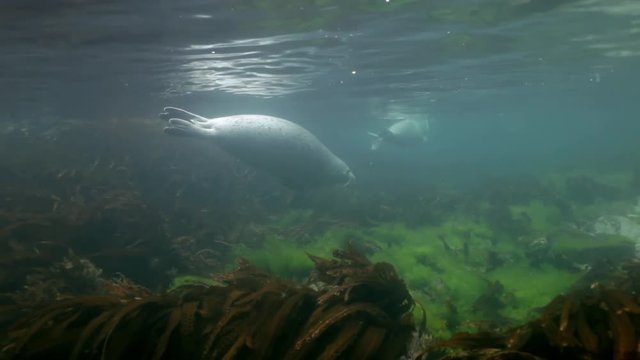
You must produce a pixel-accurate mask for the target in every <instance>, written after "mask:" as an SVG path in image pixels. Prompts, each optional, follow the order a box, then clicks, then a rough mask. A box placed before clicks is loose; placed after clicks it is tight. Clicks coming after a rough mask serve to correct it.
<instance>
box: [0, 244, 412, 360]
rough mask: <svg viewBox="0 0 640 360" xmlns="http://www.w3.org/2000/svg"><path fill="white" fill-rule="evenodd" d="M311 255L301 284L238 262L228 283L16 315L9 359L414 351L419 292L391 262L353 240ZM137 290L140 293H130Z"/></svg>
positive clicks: (373, 355) (126, 288)
mask: <svg viewBox="0 0 640 360" xmlns="http://www.w3.org/2000/svg"><path fill="white" fill-rule="evenodd" d="M334 255H335V258H334V259H323V258H319V257H316V256H312V255H310V257H311V259H312V260H313V261H314V263H315V264H316V267H315V270H314V271H313V273H312V274H311V276H310V278H309V283H308V284H305V285H298V284H295V283H292V282H289V281H286V280H283V279H280V278H277V277H275V276H273V275H271V274H268V273H266V272H263V271H261V270H259V269H258V268H256V267H255V266H253V265H251V264H250V263H249V262H247V261H244V260H241V261H240V262H239V265H238V267H237V268H236V269H235V270H234V271H232V272H230V273H227V274H224V275H221V276H219V277H218V279H217V280H218V281H220V282H222V283H223V284H224V285H216V286H206V285H185V286H182V287H179V288H177V289H175V290H172V291H169V292H166V293H163V294H150V293H144V292H140V291H136V290H139V289H138V288H136V287H135V286H132V285H131V284H130V283H128V282H120V284H121V285H122V286H121V287H120V288H119V290H120V292H112V293H110V294H108V295H90V296H80V297H75V298H70V299H65V300H61V301H58V302H55V303H53V304H51V305H49V306H46V307H44V308H41V309H39V310H37V311H34V312H32V313H30V314H28V315H27V316H25V317H24V318H23V319H21V320H20V321H18V322H17V323H15V324H14V325H13V326H12V327H11V328H10V330H9V331H8V333H7V334H6V338H7V339H9V341H8V344H7V345H6V346H5V347H4V350H3V352H2V353H1V355H0V356H2V357H4V358H7V359H35V358H38V359H39V358H66V359H79V358H82V359H120V358H132V359H133V358H135V359H157V360H160V359H175V358H201V359H291V360H293V359H353V358H357V359H391V358H398V357H400V356H401V355H402V354H404V353H405V352H406V350H407V345H408V342H409V340H410V339H411V336H412V332H413V330H414V328H415V325H414V321H413V318H412V315H411V313H412V308H413V306H414V303H413V300H412V298H411V296H410V294H409V292H408V290H407V288H406V287H405V285H404V283H403V282H402V280H401V279H400V278H399V277H398V276H397V274H396V273H395V270H394V269H393V267H392V266H391V265H389V264H386V263H371V262H370V261H369V260H368V259H366V258H365V257H364V256H362V255H360V254H359V253H357V252H356V251H355V250H353V249H352V248H347V249H346V250H340V251H336V252H335V253H334ZM132 294H133V295H132Z"/></svg>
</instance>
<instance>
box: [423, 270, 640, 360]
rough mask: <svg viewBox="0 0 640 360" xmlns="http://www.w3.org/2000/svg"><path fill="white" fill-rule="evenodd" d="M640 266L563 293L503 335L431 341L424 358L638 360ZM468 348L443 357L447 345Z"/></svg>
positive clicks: (639, 352) (466, 335)
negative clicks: (539, 312) (528, 320)
mask: <svg viewBox="0 0 640 360" xmlns="http://www.w3.org/2000/svg"><path fill="white" fill-rule="evenodd" d="M639 271H640V264H639V263H638V262H635V261H632V262H630V263H628V264H626V265H625V266H624V267H623V271H622V272H621V273H619V274H612V276H610V277H611V279H613V280H611V279H609V280H607V281H601V282H599V281H596V282H593V283H591V284H589V286H586V287H584V286H583V287H576V288H575V289H574V290H573V291H571V292H570V293H568V294H562V295H558V296H557V297H556V298H554V299H553V300H552V301H551V302H550V303H549V304H548V305H547V306H546V307H545V308H544V309H543V310H542V312H541V314H540V315H539V317H538V318H537V319H534V320H532V321H530V322H528V323H526V324H524V325H521V326H518V327H515V328H512V329H510V330H507V331H505V332H503V333H498V332H483V333H476V334H471V333H458V334H455V335H454V336H453V337H451V338H450V339H447V340H444V341H439V342H437V343H435V344H431V345H430V346H429V347H428V348H427V350H426V351H425V352H424V353H423V354H422V355H421V356H419V358H422V359H435V358H439V359H493V360H496V359H507V358H508V359H535V358H544V359H616V360H624V359H638V358H640V348H639V346H638V344H640V301H639V299H638V296H637V294H638V292H637V290H638V289H637V287H638V284H639V283H638V280H640V276H638V275H639V273H638V272H639ZM453 348H458V349H464V350H465V351H464V352H460V353H455V354H450V355H447V356H445V357H439V356H437V354H439V353H440V352H441V351H442V349H453Z"/></svg>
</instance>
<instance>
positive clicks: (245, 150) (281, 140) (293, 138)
mask: <svg viewBox="0 0 640 360" xmlns="http://www.w3.org/2000/svg"><path fill="white" fill-rule="evenodd" d="M160 118H162V119H163V120H166V121H167V122H168V124H169V125H168V126H167V127H165V128H164V131H165V133H167V134H169V135H182V136H196V137H203V138H209V139H211V140H212V141H213V142H214V143H215V144H217V145H219V146H220V147H221V148H222V149H223V150H225V151H226V152H227V153H229V154H230V155H232V156H235V157H237V158H238V159H240V160H242V161H244V162H245V163H247V164H249V165H251V166H254V167H256V168H260V169H262V170H264V171H265V172H268V173H270V174H271V175H273V176H275V177H276V178H278V179H280V180H281V182H282V183H283V184H284V185H287V186H289V187H295V188H311V187H322V186H331V185H338V184H341V185H348V184H350V183H351V182H353V181H354V180H355V176H354V175H353V173H352V172H351V169H349V166H347V164H345V162H344V161H342V160H341V159H340V158H339V157H337V156H336V155H334V154H333V153H332V152H331V151H330V150H329V149H328V148H327V147H326V146H325V145H324V144H323V143H321V142H320V140H318V139H317V138H316V137H315V136H313V134H311V133H310V132H309V131H307V130H306V129H304V128H303V127H302V126H300V125H297V124H295V123H293V122H291V121H288V120H285V119H281V118H277V117H273V116H267V115H234V116H225V117H218V118H212V119H207V118H205V117H202V116H200V115H196V114H193V113H190V112H188V111H185V110H182V109H178V108H174V107H166V108H164V112H162V113H161V114H160Z"/></svg>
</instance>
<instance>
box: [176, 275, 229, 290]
mask: <svg viewBox="0 0 640 360" xmlns="http://www.w3.org/2000/svg"><path fill="white" fill-rule="evenodd" d="M202 284H204V285H222V284H221V283H220V282H218V281H216V280H214V279H213V278H210V277H205V276H199V275H178V276H176V277H175V278H173V280H172V281H171V284H170V285H169V290H173V289H176V288H179V287H181V286H184V285H202Z"/></svg>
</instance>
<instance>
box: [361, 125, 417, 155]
mask: <svg viewBox="0 0 640 360" xmlns="http://www.w3.org/2000/svg"><path fill="white" fill-rule="evenodd" d="M428 131H429V122H428V121H427V120H423V121H419V120H411V119H408V120H401V121H398V122H396V123H394V124H393V125H391V126H389V127H388V128H386V129H384V130H382V131H380V132H377V133H374V132H369V135H371V136H372V137H373V141H372V142H371V150H377V149H378V148H380V146H381V145H382V143H390V144H395V145H400V146H412V145H416V144H419V143H422V142H425V141H427V132H428Z"/></svg>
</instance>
